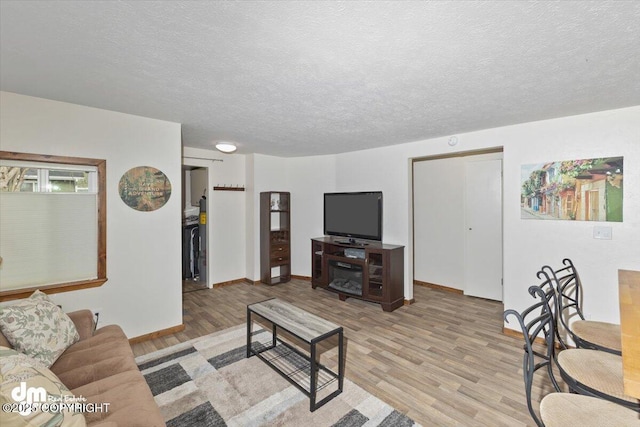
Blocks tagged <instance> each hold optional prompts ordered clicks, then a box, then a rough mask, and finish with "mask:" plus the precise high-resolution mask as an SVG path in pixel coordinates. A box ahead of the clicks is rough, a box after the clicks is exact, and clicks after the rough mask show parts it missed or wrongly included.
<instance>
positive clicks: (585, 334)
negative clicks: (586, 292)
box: [542, 258, 622, 355]
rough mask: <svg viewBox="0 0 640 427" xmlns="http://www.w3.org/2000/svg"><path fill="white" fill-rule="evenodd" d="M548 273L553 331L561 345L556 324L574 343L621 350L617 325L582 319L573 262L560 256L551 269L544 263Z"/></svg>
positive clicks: (560, 336) (578, 277)
mask: <svg viewBox="0 0 640 427" xmlns="http://www.w3.org/2000/svg"><path fill="white" fill-rule="evenodd" d="M542 271H545V272H546V273H547V275H548V276H549V277H552V278H553V280H554V282H555V285H556V292H557V312H558V314H557V319H556V322H559V324H557V329H556V335H557V337H558V339H559V341H560V345H561V346H562V347H563V348H569V347H570V346H569V344H568V343H567V340H566V339H565V338H563V337H562V335H563V334H562V333H561V331H560V327H561V328H562V329H563V330H564V331H566V332H567V333H568V334H569V336H570V337H571V339H572V340H573V342H574V343H575V345H576V347H578V348H589V349H593V350H601V351H606V352H608V353H612V354H616V355H621V354H622V339H621V334H620V325H618V324H614V323H607V322H599V321H594V320H586V319H585V316H584V314H583V311H582V298H583V295H582V283H581V281H580V276H579V275H578V271H577V270H576V268H575V265H574V264H573V262H572V261H571V260H570V259H569V258H565V259H563V260H562V267H560V268H559V269H557V270H554V269H553V268H551V267H550V266H548V265H545V266H544V267H542Z"/></svg>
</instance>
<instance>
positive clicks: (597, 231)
mask: <svg viewBox="0 0 640 427" xmlns="http://www.w3.org/2000/svg"><path fill="white" fill-rule="evenodd" d="M612 234H613V231H612V230H611V227H602V226H598V225H596V226H595V227H593V238H594V239H600V240H611V238H612Z"/></svg>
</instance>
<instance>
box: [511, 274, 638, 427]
mask: <svg viewBox="0 0 640 427" xmlns="http://www.w3.org/2000/svg"><path fill="white" fill-rule="evenodd" d="M529 293H530V294H531V295H532V296H534V297H536V298H539V299H540V301H539V302H536V303H535V304H533V305H532V306H531V307H529V308H527V309H525V310H524V311H523V312H522V313H518V312H517V311H515V310H512V309H510V310H506V311H505V312H504V319H505V321H507V322H509V316H514V317H515V318H516V319H517V321H518V323H519V325H520V328H521V330H522V334H523V337H524V343H525V344H524V357H523V362H522V372H523V377H524V384H525V395H526V401H527V408H528V409H529V413H530V414H531V417H532V418H533V420H534V421H535V423H536V425H538V427H566V426H573V425H576V426H584V427H591V426H593V427H596V426H597V427H604V426H615V427H632V426H633V427H638V426H640V413H639V412H636V411H634V410H632V409H629V408H625V407H624V406H621V405H618V404H616V403H613V402H611V401H608V400H604V399H599V398H597V397H592V396H584V395H580V394H573V393H562V392H559V391H560V390H559V387H558V384H557V382H556V380H555V378H554V374H553V369H552V365H551V361H552V360H553V358H554V354H555V347H554V346H555V343H554V341H555V331H554V329H555V320H554V316H553V313H554V312H553V301H552V294H550V293H548V292H545V290H544V289H543V288H541V287H539V286H531V287H530V288H529ZM541 339H542V341H543V347H544V349H545V350H543V351H542V352H541V351H539V350H536V347H538V346H539V345H540V344H537V343H536V342H537V341H540V340H541ZM564 351H566V350H563V351H561V352H560V353H563V352H564ZM580 351H590V350H580ZM541 368H545V370H546V371H547V375H548V376H549V379H550V380H551V384H552V385H553V388H554V389H555V392H551V393H548V394H546V395H545V396H544V397H543V398H542V400H541V401H540V405H539V411H538V412H539V414H538V412H536V410H535V409H534V405H533V400H532V389H533V382H534V374H535V372H536V371H537V370H538V369H541Z"/></svg>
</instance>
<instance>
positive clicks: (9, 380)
mask: <svg viewBox="0 0 640 427" xmlns="http://www.w3.org/2000/svg"><path fill="white" fill-rule="evenodd" d="M0 374H1V375H0V400H1V401H2V404H3V405H4V404H9V405H11V404H16V403H19V402H26V403H34V402H36V403H42V404H46V405H52V404H60V403H63V402H64V403H73V402H74V401H75V399H74V396H73V394H72V393H71V392H70V391H69V389H68V388H67V387H65V386H64V384H62V383H61V382H60V380H59V379H58V378H57V377H56V376H55V375H54V373H53V372H51V371H50V370H49V369H47V368H46V367H45V366H43V365H42V363H41V362H40V361H38V360H36V359H34V358H31V357H29V356H27V355H25V354H22V353H19V352H17V351H15V350H12V349H10V348H7V347H0ZM38 388H40V393H39V394H38V395H37V396H32V395H31V394H29V393H30V392H34V391H35V390H36V389H38ZM33 397H35V399H34V398H33ZM44 425H46V426H50V427H60V426H69V427H84V426H86V422H85V418H84V416H83V415H82V413H76V412H73V411H71V410H69V408H64V407H63V408H62V409H61V410H56V409H55V408H51V407H45V406H43V405H39V406H38V407H37V408H34V409H33V410H32V408H31V407H29V408H25V410H24V411H23V412H6V411H4V406H3V414H2V426H3V427H9V426H15V427H18V426H44Z"/></svg>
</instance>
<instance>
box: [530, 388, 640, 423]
mask: <svg viewBox="0 0 640 427" xmlns="http://www.w3.org/2000/svg"><path fill="white" fill-rule="evenodd" d="M540 417H541V418H542V421H543V422H544V425H545V426H546V427H567V426H584V427H586V426H597V427H638V426H640V413H638V412H636V411H633V410H631V409H627V408H624V407H622V406H620V405H617V404H615V403H612V402H609V401H607V400H603V399H598V398H595V397H590V396H583V395H580V394H570V393H551V394H548V395H546V396H545V397H544V398H543V399H542V402H540Z"/></svg>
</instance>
